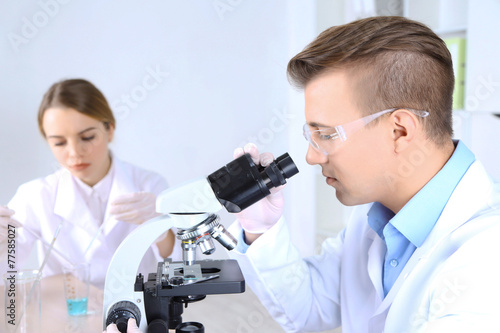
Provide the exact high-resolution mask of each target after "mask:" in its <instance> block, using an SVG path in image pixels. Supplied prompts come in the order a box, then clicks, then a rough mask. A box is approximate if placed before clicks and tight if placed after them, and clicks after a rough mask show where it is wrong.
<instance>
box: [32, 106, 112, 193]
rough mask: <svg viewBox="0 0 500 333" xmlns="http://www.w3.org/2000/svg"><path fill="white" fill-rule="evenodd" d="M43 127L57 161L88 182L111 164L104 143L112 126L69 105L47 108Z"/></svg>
mask: <svg viewBox="0 0 500 333" xmlns="http://www.w3.org/2000/svg"><path fill="white" fill-rule="evenodd" d="M42 124H43V130H44V131H45V135H46V139H47V142H48V143H49V146H50V149H51V150H52V153H53V154H54V156H55V157H56V159H57V161H58V162H59V164H61V165H62V166H63V167H64V168H66V169H68V170H69V172H71V174H72V175H73V176H75V177H78V178H79V179H80V180H81V181H83V182H84V183H86V184H87V185H89V186H94V185H95V184H97V183H98V182H99V181H100V180H101V179H102V178H104V176H105V175H106V174H107V173H108V170H109V167H110V165H111V158H110V156H109V150H108V143H109V142H111V140H112V139H113V133H114V128H113V127H112V126H110V128H109V129H106V128H105V126H104V123H103V122H101V121H99V120H96V119H94V118H91V117H89V116H87V115H84V114H82V113H80V112H78V111H76V110H74V109H71V108H58V107H57V108H49V109H47V110H45V113H44V115H43V122H42Z"/></svg>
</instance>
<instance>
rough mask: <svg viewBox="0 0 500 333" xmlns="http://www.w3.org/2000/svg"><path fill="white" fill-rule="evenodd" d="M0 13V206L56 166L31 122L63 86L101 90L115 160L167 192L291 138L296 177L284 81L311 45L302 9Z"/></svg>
mask: <svg viewBox="0 0 500 333" xmlns="http://www.w3.org/2000/svg"><path fill="white" fill-rule="evenodd" d="M0 6H1V9H2V10H1V11H0V36H2V38H0V50H1V54H2V57H1V62H0V73H2V80H0V101H1V103H0V114H1V118H0V119H1V128H2V130H1V131H0V156H1V158H0V181H1V186H0V204H6V203H7V202H8V201H9V200H10V198H11V197H12V196H13V195H14V193H15V190H16V188H17V187H18V186H19V185H20V184H21V183H23V182H26V181H28V180H30V179H33V178H36V177H41V176H45V175H47V174H48V173H51V172H52V171H53V170H54V169H55V168H57V163H56V162H55V160H54V159H53V157H52V154H51V153H50V150H49V149H48V147H47V145H46V143H45V141H44V140H43V139H42V138H41V136H40V135H39V133H38V129H37V123H36V113H37V109H38V105H39V103H40V101H41V98H42V95H43V93H44V92H45V91H46V90H47V89H48V88H49V86H50V85H51V84H52V83H54V82H55V81H58V80H61V79H65V78H75V77H82V78H86V79H88V80H90V81H92V82H93V83H94V84H95V85H96V86H97V87H98V88H100V89H101V90H102V91H103V93H104V94H105V95H106V96H107V98H108V100H109V102H110V104H111V105H112V107H113V109H114V111H115V114H116V117H117V121H118V122H117V132H116V137H115V141H114V143H112V149H113V151H114V152H115V154H116V155H117V156H118V157H119V158H121V159H123V160H126V161H129V162H132V163H134V164H137V165H139V166H142V167H144V168H148V169H151V170H155V171H157V172H159V173H160V174H162V175H164V176H165V177H166V178H167V180H168V181H169V183H170V185H171V186H175V185H178V184H180V183H183V182H185V181H187V180H190V179H192V178H195V177H200V176H204V175H207V174H209V173H210V172H212V171H215V170H216V169H218V168H219V167H221V166H222V165H224V164H226V163H227V162H229V161H230V160H231V159H232V152H233V150H234V148H236V147H240V146H242V145H243V144H245V143H246V142H248V141H253V142H255V143H257V144H258V145H259V146H260V147H261V148H262V150H266V151H271V152H273V153H274V154H275V155H278V154H281V153H284V152H285V151H288V150H290V148H291V147H290V145H291V142H296V141H297V139H296V138H294V136H295V137H299V138H300V145H301V146H300V147H294V148H293V149H294V151H295V154H297V155H293V154H292V158H293V159H294V160H296V161H297V163H298V164H299V168H300V169H303V167H301V166H303V165H304V162H303V160H304V156H303V154H305V149H306V147H307V144H306V142H305V141H304V140H303V139H302V136H301V132H300V131H295V129H296V128H297V127H298V128H300V127H299V126H294V131H293V132H292V131H291V130H290V126H291V124H292V122H293V123H302V122H303V120H301V119H303V110H302V109H298V108H296V107H295V108H293V110H292V108H291V107H290V105H289V99H290V97H289V95H290V94H291V92H290V88H289V85H288V82H287V79H286V73H285V72H286V65H287V62H288V60H289V59H290V57H291V56H292V55H294V54H295V53H297V52H298V51H299V50H300V49H302V48H303V47H304V46H305V44H306V43H307V42H309V41H311V40H312V39H313V38H314V36H315V32H314V31H312V30H311V29H304V28H303V27H307V26H313V25H314V24H315V16H314V15H315V11H314V9H315V7H314V3H313V2H311V3H307V2H306V3H303V4H300V5H294V6H292V5H289V3H288V2H286V1H266V0H252V1H245V0H213V1H212V0H210V1H185V0H176V1H174V0H170V1H164V0H151V1H147V2H137V1H131V0H127V1H68V0H64V1H63V0H39V1H22V2H20V1H12V0H1V4H0ZM292 18H293V19H292ZM292 112H293V113H292ZM301 117H302V118H301ZM299 175H300V174H299ZM296 177H299V176H296ZM292 180H293V179H292ZM286 190H287V195H288V196H290V197H291V198H293V200H298V201H300V197H312V196H308V195H307V191H308V190H307V189H300V191H299V189H298V186H295V190H294V186H293V185H292V184H290V186H288V187H287V189H286ZM311 190H312V187H311ZM294 191H295V192H296V194H294ZM307 209H308V208H305V211H306V214H307ZM310 210H311V211H312V210H313V208H310ZM287 214H290V211H289V210H288V211H287ZM226 222H227V221H226Z"/></svg>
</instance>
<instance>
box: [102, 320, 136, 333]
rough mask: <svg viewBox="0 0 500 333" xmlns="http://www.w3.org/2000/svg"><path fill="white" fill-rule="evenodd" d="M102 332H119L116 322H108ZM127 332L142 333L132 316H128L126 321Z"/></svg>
mask: <svg viewBox="0 0 500 333" xmlns="http://www.w3.org/2000/svg"><path fill="white" fill-rule="evenodd" d="M102 333H120V331H118V327H116V324H109V325H108V327H106V330H105V331H104V332H102ZM127 333H142V332H141V330H140V329H139V327H137V323H136V322H135V319H134V318H130V319H129V320H128V322H127Z"/></svg>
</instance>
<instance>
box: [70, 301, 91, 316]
mask: <svg viewBox="0 0 500 333" xmlns="http://www.w3.org/2000/svg"><path fill="white" fill-rule="evenodd" d="M66 305H67V307H68V314H69V315H70V316H80V315H84V314H86V313H87V297H85V298H73V299H67V300H66Z"/></svg>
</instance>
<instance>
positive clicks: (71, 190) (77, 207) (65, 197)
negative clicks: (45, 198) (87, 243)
mask: <svg viewBox="0 0 500 333" xmlns="http://www.w3.org/2000/svg"><path fill="white" fill-rule="evenodd" d="M58 173H59V174H58V177H59V181H58V183H57V193H56V198H55V204H54V214H56V215H58V216H60V217H61V218H63V219H64V220H65V221H67V222H69V223H71V224H73V225H74V226H78V227H79V228H81V229H82V232H86V233H87V234H89V235H93V234H94V233H95V232H96V231H97V223H96V221H95V219H94V217H93V216H92V214H91V213H90V212H89V210H88V208H87V205H86V203H85V200H84V198H83V197H82V196H81V194H80V191H79V190H78V189H77V187H76V184H75V181H74V179H73V177H72V176H71V173H70V172H69V171H68V170H66V169H61V170H60V171H58Z"/></svg>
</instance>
